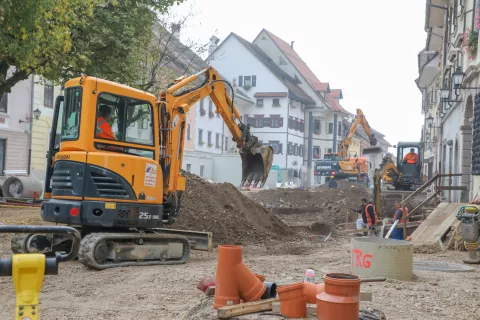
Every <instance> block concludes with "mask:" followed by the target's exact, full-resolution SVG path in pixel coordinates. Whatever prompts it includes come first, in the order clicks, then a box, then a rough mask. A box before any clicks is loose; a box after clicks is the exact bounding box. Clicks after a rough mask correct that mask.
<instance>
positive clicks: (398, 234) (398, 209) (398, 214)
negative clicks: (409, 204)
mask: <svg viewBox="0 0 480 320" xmlns="http://www.w3.org/2000/svg"><path fill="white" fill-rule="evenodd" d="M394 205H395V212H394V213H393V220H394V221H395V220H398V223H397V225H396V228H395V229H394V230H393V231H392V239H396V240H403V228H400V226H401V225H402V224H403V219H405V217H404V213H403V210H402V206H401V204H400V202H399V201H395V203H394Z"/></svg>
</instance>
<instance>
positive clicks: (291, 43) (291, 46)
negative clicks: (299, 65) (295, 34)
mask: <svg viewBox="0 0 480 320" xmlns="http://www.w3.org/2000/svg"><path fill="white" fill-rule="evenodd" d="M294 42H295V41H292V42H290V48H292V49H293V43H294Z"/></svg>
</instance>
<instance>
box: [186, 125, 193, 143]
mask: <svg viewBox="0 0 480 320" xmlns="http://www.w3.org/2000/svg"><path fill="white" fill-rule="evenodd" d="M190 129H191V128H190V123H189V124H187V140H191V139H192V137H191V136H190Z"/></svg>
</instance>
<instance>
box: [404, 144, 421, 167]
mask: <svg viewBox="0 0 480 320" xmlns="http://www.w3.org/2000/svg"><path fill="white" fill-rule="evenodd" d="M402 162H403V163H404V164H405V163H408V164H418V154H416V153H415V149H414V148H411V149H410V152H409V153H407V154H406V155H405V157H403V161H402Z"/></svg>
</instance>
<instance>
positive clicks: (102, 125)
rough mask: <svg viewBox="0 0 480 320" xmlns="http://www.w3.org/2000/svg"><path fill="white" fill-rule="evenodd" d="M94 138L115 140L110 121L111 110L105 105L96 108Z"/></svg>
mask: <svg viewBox="0 0 480 320" xmlns="http://www.w3.org/2000/svg"><path fill="white" fill-rule="evenodd" d="M98 115H99V117H98V118H97V128H96V137H97V138H101V139H109V140H117V139H116V138H115V135H114V134H113V132H112V127H111V126H110V121H111V120H112V110H111V109H110V107H109V106H107V105H104V104H103V105H101V106H100V107H99V108H98Z"/></svg>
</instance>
